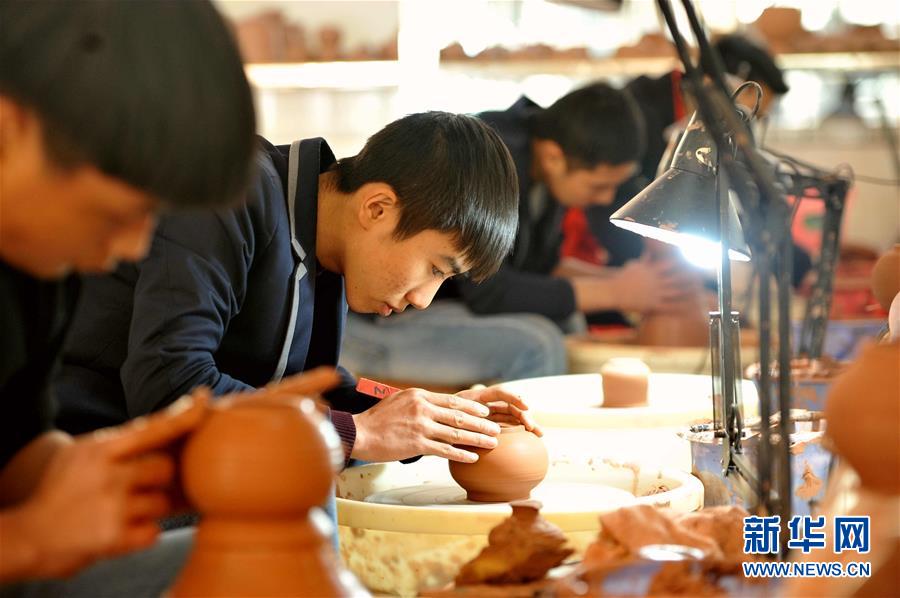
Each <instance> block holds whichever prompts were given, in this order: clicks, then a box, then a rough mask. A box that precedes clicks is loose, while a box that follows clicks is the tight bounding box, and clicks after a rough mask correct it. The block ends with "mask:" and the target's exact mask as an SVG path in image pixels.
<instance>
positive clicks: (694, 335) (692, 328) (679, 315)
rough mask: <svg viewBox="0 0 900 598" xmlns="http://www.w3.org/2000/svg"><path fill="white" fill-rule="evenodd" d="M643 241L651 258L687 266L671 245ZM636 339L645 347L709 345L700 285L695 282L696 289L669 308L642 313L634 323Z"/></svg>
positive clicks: (706, 319) (707, 322)
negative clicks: (637, 323) (637, 324)
mask: <svg viewBox="0 0 900 598" xmlns="http://www.w3.org/2000/svg"><path fill="white" fill-rule="evenodd" d="M646 243H647V254H648V255H649V258H650V261H651V262H655V263H658V262H672V263H677V264H679V267H682V268H689V266H688V265H687V264H686V263H685V261H684V258H683V257H682V256H681V254H680V252H679V251H678V250H677V249H676V248H675V247H674V246H672V245H666V244H665V243H661V242H659V241H654V240H652V239H648V240H647V241H646ZM637 343H638V344H639V345H645V346H648V347H707V346H709V310H708V308H707V306H706V304H705V303H704V299H703V291H702V286H701V285H700V284H699V283H698V285H697V289H696V290H695V291H694V292H692V293H690V294H689V295H688V296H686V297H685V298H684V300H683V301H681V302H680V303H678V304H677V305H676V306H673V309H670V310H667V311H654V312H648V313H646V314H644V315H643V317H642V318H641V323H640V325H639V326H638V332H637Z"/></svg>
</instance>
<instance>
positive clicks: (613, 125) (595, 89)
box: [532, 83, 644, 169]
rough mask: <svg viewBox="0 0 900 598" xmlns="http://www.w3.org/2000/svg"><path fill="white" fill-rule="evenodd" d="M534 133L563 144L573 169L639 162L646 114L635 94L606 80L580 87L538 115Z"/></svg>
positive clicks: (534, 119)
mask: <svg viewBox="0 0 900 598" xmlns="http://www.w3.org/2000/svg"><path fill="white" fill-rule="evenodd" d="M532 133H533V134H534V136H535V137H538V138H540V139H550V140H552V141H555V142H556V143H558V144H559V146H560V147H561V148H562V151H563V154H565V156H566V160H567V161H568V162H570V163H571V164H572V167H573V168H588V169H592V168H595V167H597V166H598V165H600V164H614V165H615V164H624V163H626V162H638V161H640V160H641V158H643V156H644V117H643V116H642V115H641V112H640V109H639V108H638V106H637V104H636V103H635V101H634V99H633V98H632V97H631V95H630V94H629V93H628V92H627V91H624V90H619V89H615V88H613V87H610V86H609V85H607V84H606V83H594V84H591V85H588V86H586V87H582V88H581V89H576V90H575V91H573V92H570V93H568V94H566V95H564V96H563V97H561V98H560V99H558V100H556V102H554V103H553V105H551V106H550V107H549V108H547V109H546V110H542V111H541V112H539V113H538V114H536V115H535V116H534V118H533V121H532Z"/></svg>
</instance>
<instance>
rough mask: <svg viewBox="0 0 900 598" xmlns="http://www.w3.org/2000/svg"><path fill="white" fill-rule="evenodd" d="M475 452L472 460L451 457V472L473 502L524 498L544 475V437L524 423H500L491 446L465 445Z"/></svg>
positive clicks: (545, 471)
mask: <svg viewBox="0 0 900 598" xmlns="http://www.w3.org/2000/svg"><path fill="white" fill-rule="evenodd" d="M466 449H467V450H470V451H473V452H475V453H477V454H478V461H476V462H475V463H459V462H457V461H450V462H449V463H450V475H451V476H453V479H454V480H456V483H457V484H459V485H460V486H462V487H463V488H465V490H466V496H467V497H468V499H469V500H471V501H476V502H507V501H511V500H522V499H527V498H528V497H529V496H530V495H531V489H532V488H534V487H535V486H537V485H538V484H540V483H541V481H542V480H543V479H544V476H546V475H547V468H548V466H549V458H548V456H547V448H546V447H545V446H544V443H543V441H542V440H541V439H540V438H538V437H537V436H536V435H535V434H533V433H532V432H529V431H528V430H526V429H525V426H509V425H505V424H501V425H500V434H499V436H497V446H496V447H494V448H493V449H482V448H474V447H466Z"/></svg>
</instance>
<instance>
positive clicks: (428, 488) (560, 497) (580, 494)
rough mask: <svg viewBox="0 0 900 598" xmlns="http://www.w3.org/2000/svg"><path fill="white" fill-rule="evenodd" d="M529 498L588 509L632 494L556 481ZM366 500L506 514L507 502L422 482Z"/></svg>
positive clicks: (549, 506)
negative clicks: (476, 499)
mask: <svg viewBox="0 0 900 598" xmlns="http://www.w3.org/2000/svg"><path fill="white" fill-rule="evenodd" d="M531 498H533V499H535V500H539V501H541V503H543V505H544V510H545V511H547V510H549V511H560V510H564V509H574V510H585V509H587V510H589V509H590V508H591V507H594V506H596V505H614V504H622V505H625V504H629V503H631V502H632V501H633V500H634V495H633V494H631V493H630V492H627V491H625V490H623V489H620V488H614V487H611V486H600V485H597V484H588V483H581V484H579V483H573V482H569V483H565V482H556V483H551V484H541V485H540V486H538V487H537V488H535V489H534V491H533V492H532V493H531ZM365 501H366V502H370V503H377V504H382V505H403V506H407V507H423V508H432V509H435V508H440V509H446V508H450V509H477V510H480V511H496V512H501V513H504V514H505V513H509V506H508V504H507V503H483V502H474V501H471V500H468V499H467V498H466V491H465V490H463V489H462V488H460V487H459V486H458V485H456V484H440V483H435V484H422V485H419V486H401V487H399V488H390V489H388V490H383V491H381V492H375V493H373V494H370V495H369V496H367V497H366V498H365Z"/></svg>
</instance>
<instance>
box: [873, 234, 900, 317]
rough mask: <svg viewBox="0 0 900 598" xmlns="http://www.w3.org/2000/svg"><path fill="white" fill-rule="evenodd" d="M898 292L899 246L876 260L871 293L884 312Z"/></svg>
mask: <svg viewBox="0 0 900 598" xmlns="http://www.w3.org/2000/svg"><path fill="white" fill-rule="evenodd" d="M898 291H900V244H897V245H894V247H893V249H891V250H890V251H888V252H887V253H885V254H884V255H882V256H881V257H880V258H878V261H877V262H875V267H874V268H872V293H873V294H874V295H875V299H877V300H878V303H880V304H881V307H883V308H884V310H885V311H888V310H889V309H890V308H891V302H892V301H893V300H894V297H896V296H897V292H898Z"/></svg>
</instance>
